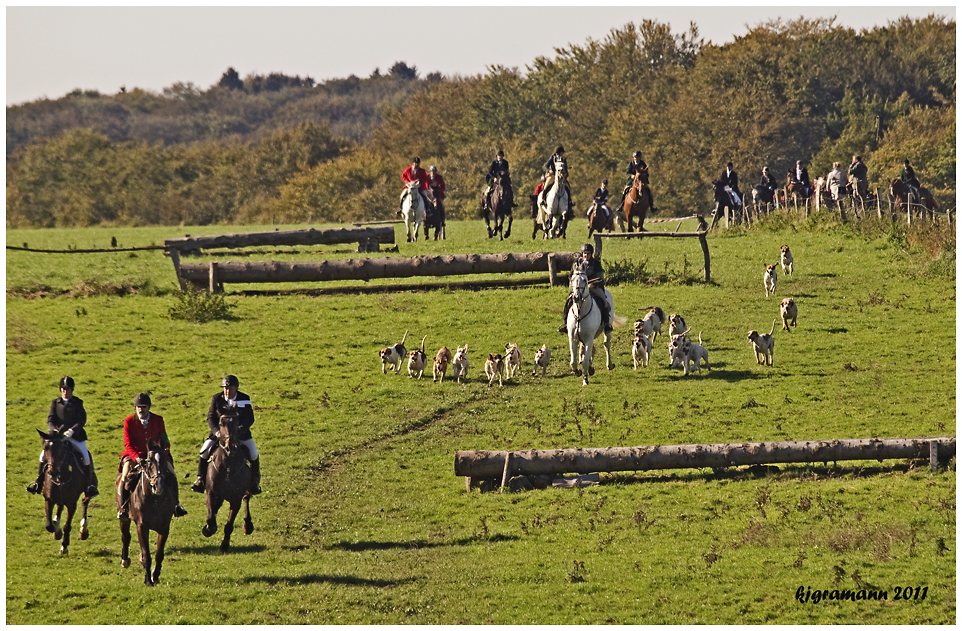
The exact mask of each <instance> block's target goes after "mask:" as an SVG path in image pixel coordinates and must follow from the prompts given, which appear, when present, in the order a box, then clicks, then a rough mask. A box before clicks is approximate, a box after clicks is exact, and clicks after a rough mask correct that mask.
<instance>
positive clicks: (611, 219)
mask: <svg viewBox="0 0 962 631" xmlns="http://www.w3.org/2000/svg"><path fill="white" fill-rule="evenodd" d="M608 212H609V213H610V216H608V217H606V216H605V211H604V209H603V208H602V205H601V203H600V202H598V201H597V200H596V201H595V202H594V203H593V204H592V206H591V210H590V211H589V212H588V238H589V239H590V238H591V233H593V232H601V231H602V230H607V231H608V232H614V230H615V225H616V224H617V226H618V231H619V232H624V229H625V228H624V221H623V220H622V218H621V216H620V215H619V214H618V213H617V212H615V211H614V210H609V211H608Z"/></svg>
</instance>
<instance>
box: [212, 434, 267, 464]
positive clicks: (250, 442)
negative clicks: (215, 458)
mask: <svg viewBox="0 0 962 631" xmlns="http://www.w3.org/2000/svg"><path fill="white" fill-rule="evenodd" d="M240 444H242V445H244V446H245V447H247V452H248V453H249V454H250V455H251V460H257V446H256V445H254V439H253V438H248V439H247V440H242V441H240ZM215 447H217V443H216V442H214V441H213V440H211V439H209V438H208V439H207V440H205V441H204V446H203V447H201V448H200V455H202V456H204V457H205V458H207V457H209V456H210V453H211V451H213V449H214V448H215Z"/></svg>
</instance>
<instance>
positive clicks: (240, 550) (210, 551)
mask: <svg viewBox="0 0 962 631" xmlns="http://www.w3.org/2000/svg"><path fill="white" fill-rule="evenodd" d="M220 542H221V540H220V538H217V540H216V542H212V543H210V544H209V545H202V546H170V545H168V546H167V551H168V552H167V554H170V553H171V551H177V552H182V553H184V554H207V555H215V554H252V553H255V552H264V551H265V550H267V546H265V545H262V544H259V543H252V544H249V545H244V544H237V543H234V540H233V539H232V540H231V544H230V549H229V550H228V551H227V552H226V553H225V552H221V551H220Z"/></svg>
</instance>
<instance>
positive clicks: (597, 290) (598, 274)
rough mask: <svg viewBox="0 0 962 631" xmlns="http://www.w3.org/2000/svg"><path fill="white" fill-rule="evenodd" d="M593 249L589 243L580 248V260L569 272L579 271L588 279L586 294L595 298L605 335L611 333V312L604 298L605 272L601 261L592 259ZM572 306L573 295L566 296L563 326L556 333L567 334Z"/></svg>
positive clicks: (606, 299)
mask: <svg viewBox="0 0 962 631" xmlns="http://www.w3.org/2000/svg"><path fill="white" fill-rule="evenodd" d="M594 253H595V249H594V247H592V245H591V244H590V243H585V244H584V245H583V246H581V260H580V261H577V262H576V263H575V264H574V265H572V266H571V271H573V272H574V271H577V270H579V269H580V270H581V271H583V272H584V273H585V275H586V276H587V277H588V292H589V293H590V294H591V295H592V296H594V297H595V298H597V300H595V302H597V303H598V306H600V307H601V323H602V324H603V325H604V327H605V333H611V331H612V330H613V329H612V326H611V310H610V309H609V308H608V297H607V296H605V271H604V269H602V267H601V261H600V260H599V259H596V258H595V257H594ZM573 304H574V295H572V294H568V300H567V301H566V302H565V309H564V314H563V316H562V317H563V318H564V324H562V325H561V326H559V327H558V333H567V332H568V312H569V311H571V305H573Z"/></svg>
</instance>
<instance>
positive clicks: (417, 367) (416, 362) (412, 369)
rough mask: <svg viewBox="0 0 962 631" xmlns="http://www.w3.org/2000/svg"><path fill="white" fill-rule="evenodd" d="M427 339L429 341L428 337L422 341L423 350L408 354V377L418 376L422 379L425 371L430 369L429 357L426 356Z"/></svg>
mask: <svg viewBox="0 0 962 631" xmlns="http://www.w3.org/2000/svg"><path fill="white" fill-rule="evenodd" d="M426 339H428V336H427V335H425V336H424V338H423V339H422V340H421V350H419V351H411V352H410V353H408V376H410V377H412V378H413V377H414V375H415V374H416V375H417V376H418V379H420V378H421V377H422V376H423V375H424V369H425V368H427V367H428V356H427V355H425V354H424V340H426Z"/></svg>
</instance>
